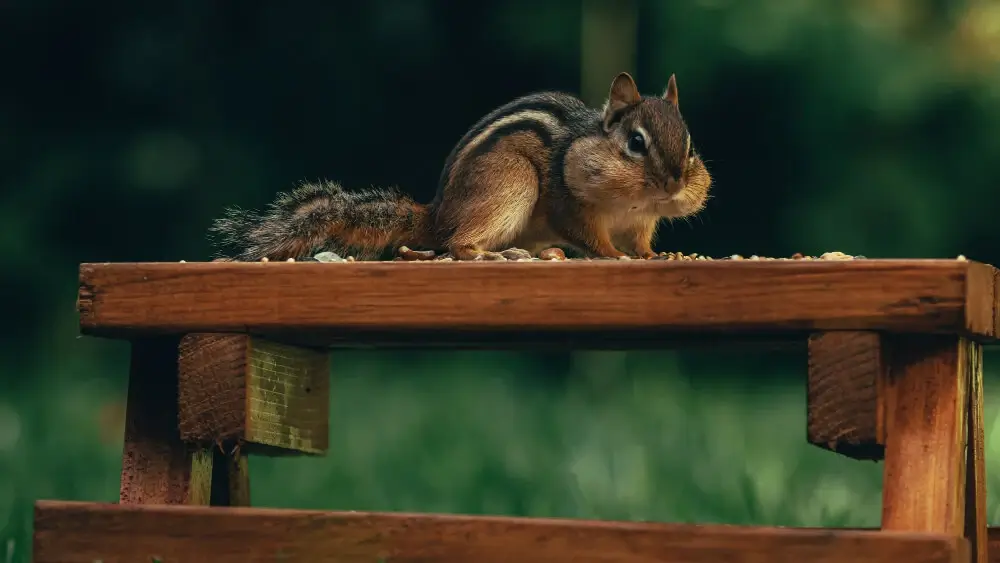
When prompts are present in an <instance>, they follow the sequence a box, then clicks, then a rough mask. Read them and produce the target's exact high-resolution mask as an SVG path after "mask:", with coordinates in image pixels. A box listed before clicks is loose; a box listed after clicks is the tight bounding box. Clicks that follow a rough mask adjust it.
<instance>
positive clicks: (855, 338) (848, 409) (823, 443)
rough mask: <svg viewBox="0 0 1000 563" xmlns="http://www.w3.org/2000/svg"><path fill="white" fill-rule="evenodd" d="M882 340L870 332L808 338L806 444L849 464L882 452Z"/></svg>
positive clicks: (883, 443)
mask: <svg viewBox="0 0 1000 563" xmlns="http://www.w3.org/2000/svg"><path fill="white" fill-rule="evenodd" d="M887 369H888V365H887V363H886V358H885V354H884V353H883V349H882V337H881V336H880V335H879V333H877V332H870V331H858V332H854V331H837V332H821V333H817V334H814V335H811V336H810V337H809V375H808V378H807V383H806V389H807V393H806V411H807V415H806V419H807V423H806V435H807V439H808V441H809V443H810V444H813V445H816V446H819V447H821V448H825V449H828V450H831V451H834V452H837V453H840V454H843V455H846V456H848V457H851V458H854V459H862V460H880V459H882V458H883V457H884V453H885V424H884V408H883V407H884V404H883V402H882V401H881V399H882V395H883V393H884V391H883V389H882V386H883V383H884V382H885V379H886V375H887V374H886V370H887Z"/></svg>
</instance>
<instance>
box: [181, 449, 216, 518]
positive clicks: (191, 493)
mask: <svg viewBox="0 0 1000 563" xmlns="http://www.w3.org/2000/svg"><path fill="white" fill-rule="evenodd" d="M213 462H214V459H213V453H212V449H211V448H199V449H197V450H195V451H194V452H192V453H191V486H190V487H189V488H188V496H187V504H191V505H198V506H208V505H210V504H211V501H212V468H213Z"/></svg>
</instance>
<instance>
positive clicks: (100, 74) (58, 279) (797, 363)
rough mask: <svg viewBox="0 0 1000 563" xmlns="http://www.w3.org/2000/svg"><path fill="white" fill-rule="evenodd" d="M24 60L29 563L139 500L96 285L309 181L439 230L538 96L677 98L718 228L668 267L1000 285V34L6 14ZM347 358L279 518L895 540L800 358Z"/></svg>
mask: <svg viewBox="0 0 1000 563" xmlns="http://www.w3.org/2000/svg"><path fill="white" fill-rule="evenodd" d="M0 61H2V63H3V64H2V68H3V73H2V74H3V82H4V86H2V87H0V133H2V134H0V163H2V165H0V186H2V196H0V197H2V202H3V205H2V206H0V229H2V230H0V233H2V234H0V258H2V263H3V269H2V272H3V274H2V276H0V288H2V290H3V294H4V295H7V301H6V302H5V309H6V310H7V313H6V314H5V317H6V319H7V322H5V323H2V324H0V330H2V331H3V337H2V339H0V346H2V348H0V354H2V357H3V358H4V375H3V377H2V378H0V541H2V542H3V543H2V544H0V554H2V555H0V560H5V561H8V562H9V561H27V557H28V554H29V550H30V531H31V518H32V512H31V503H32V501H33V500H34V499H36V498H47V499H75V500H94V501H113V500H115V499H116V498H117V491H118V472H119V470H120V454H121V445H122V444H121V442H122V426H123V423H122V414H123V413H122V409H123V398H124V393H125V383H126V379H125V375H126V369H127V346H126V345H125V344H123V343H120V342H112V341H102V340H98V339H92V338H78V337H77V326H76V323H77V317H76V314H75V308H74V301H75V296H76V277H77V266H78V264H79V263H80V262H85V261H156V260H166V261H175V260H181V259H184V260H188V261H194V260H206V259H209V258H210V249H209V248H208V246H207V242H206V239H205V231H206V228H207V227H208V225H209V223H210V222H211V220H212V219H213V218H214V217H216V216H217V215H218V214H219V213H220V211H221V210H222V208H223V207H224V206H227V205H231V204H239V205H242V206H261V205H264V204H265V203H266V202H268V201H269V200H270V199H271V198H272V197H273V195H274V193H275V192H276V191H278V190H284V189H287V188H289V187H291V186H292V185H293V183H295V182H297V181H299V180H302V179H315V178H319V177H325V178H329V179H334V180H339V181H341V182H343V183H345V184H346V185H347V186H357V187H364V186H368V185H370V184H378V185H390V184H395V185H399V186H400V187H402V188H403V189H405V190H407V191H409V192H411V193H413V194H414V195H415V196H417V197H419V198H420V199H423V200H429V199H430V197H431V196H432V194H433V191H434V189H435V183H436V181H437V177H438V174H439V171H440V167H441V164H442V161H443V159H444V157H445V156H446V155H447V153H448V151H449V150H450V149H451V146H452V144H453V143H454V142H456V141H457V139H458V138H459V137H460V136H461V135H462V133H464V131H465V129H466V128H467V127H468V126H470V125H471V124H472V123H473V122H474V121H475V120H476V119H477V118H478V117H480V116H481V115H483V114H484V113H486V112H487V111H489V110H490V109H491V108H493V107H495V106H497V105H499V104H501V103H504V102H506V101H508V100H510V99H512V98H513V97H515V96H518V95H521V94H524V93H527V92H530V91H534V90H540V89H559V90H565V91H569V92H574V93H578V94H580V95H581V96H583V97H584V98H585V99H586V100H587V101H588V102H591V103H593V104H599V103H601V101H602V98H603V96H604V94H605V92H606V89H607V87H608V86H609V85H610V81H611V79H612V77H613V76H614V74H615V73H617V72H619V71H621V70H628V71H630V72H631V73H632V74H633V75H634V76H635V77H636V80H637V81H638V84H639V86H640V89H642V90H643V91H644V92H646V93H659V92H661V91H662V89H663V87H664V86H665V84H666V81H667V78H668V77H669V75H670V73H672V72H673V73H677V78H678V86H679V90H680V98H681V108H682V110H683V111H684V114H685V117H686V119H687V121H688V122H689V125H690V127H691V129H692V132H693V136H694V139H695V143H696V144H697V145H698V146H699V148H700V150H701V151H702V153H703V154H704V156H705V158H706V159H707V160H708V161H709V167H710V169H711V170H712V172H713V174H714V176H715V187H714V199H713V200H712V201H711V202H710V205H709V208H708V209H707V210H706V211H705V212H704V213H703V214H702V215H701V216H699V217H697V218H696V219H694V220H691V221H688V222H679V223H676V224H674V225H673V226H671V227H667V228H664V229H663V231H662V233H663V234H662V236H661V237H660V240H659V243H658V249H659V250H679V251H683V252H685V253H690V252H699V253H701V254H708V255H712V256H724V255H728V254H733V253H740V254H744V255H750V254H760V255H771V256H780V255H790V254H792V253H794V252H803V253H811V254H819V253H822V252H825V251H833V250H838V251H843V252H846V253H849V254H863V255H865V256H868V257H946V258H950V257H954V256H956V255H958V254H965V255H966V256H969V257H970V258H973V259H977V260H981V261H985V262H991V263H1000V244H998V243H1000V230H998V229H997V228H996V227H995V222H994V215H995V213H996V211H997V205H996V203H995V202H996V196H995V192H996V190H997V187H998V182H997V179H998V174H997V166H996V163H997V155H1000V135H998V134H997V131H998V126H1000V4H998V3H996V2H987V1H971V0H970V1H958V0H951V1H947V2H945V1H931V0H864V1H861V0H853V1H849V0H842V1H839V2H832V1H831V2H822V1H816V0H767V1H765V0H686V1H678V2H666V1H654V0H647V1H636V0H628V1H625V0H620V1H617V2H611V1H600V0H585V1H582V2H581V1H580V0H572V1H570V0H566V1H548V2H537V3H536V2H535V1H531V0H496V1H490V2H485V1H484V2H479V3H476V2H471V1H465V2H459V1H455V2H444V1H432V0H371V1H369V2H355V3H347V2H339V1H338V2H333V1H330V2H322V3H321V2H305V1H303V2H296V3H294V4H293V3H289V4H279V3H274V2H271V3H268V2H262V1H241V2H236V1H234V0H225V1H217V2H196V1H194V0H177V1H174V2H168V3H162V2H160V3H145V4H143V3H138V2H125V1H123V0H112V1H111V2H102V3H100V4H93V3H85V2H72V3H71V2H56V1H54V0H30V1H29V0H7V1H5V2H0ZM468 290H469V291H470V292H474V291H477V288H475V287H469V288H468ZM622 291H628V288H622ZM331 298H336V296H331ZM849 298H850V296H845V299H849ZM581 306H586V304H585V303H581ZM722 345H723V344H722V343H720V346H722ZM334 359H335V361H334V369H333V374H332V377H333V385H332V409H331V410H332V415H331V416H332V421H331V424H332V426H331V432H332V436H331V447H330V454H329V455H328V456H327V457H325V458H322V459H264V458H256V457H255V458H252V459H251V466H252V468H253V470H252V482H253V487H252V497H253V503H254V504H255V505H258V506H278V507H302V508H329V509H379V510H418V511H440V512H464V513H479V514H512V515H530V516H565V517H588V518H589V517H593V518H604V519H632V520H660V521H675V522H676V521H701V522H731V523H755V524H783V525H827V526H875V525H877V524H878V520H879V511H880V500H881V499H880V487H881V465H879V464H874V463H861V462H854V461H851V460H848V459H845V458H841V457H839V456H836V455H834V454H831V453H828V452H823V451H820V450H818V449H815V448H812V447H810V446H808V445H807V444H806V442H805V407H804V405H805V400H804V392H805V391H804V373H805V359H804V357H803V356H802V355H801V354H794V353H781V354H778V353H764V352H761V353H756V354H753V353H747V352H739V353H736V352H733V353H731V354H725V355H720V354H718V353H714V352H712V353H709V352H704V351H702V352H698V353H695V352H687V353H685V352H677V353H673V352H670V353H667V352H663V353H653V352H642V353H624V352H600V353H597V352H588V351H568V350H550V351H547V352H544V353H533V354H523V353H499V352H497V353H485V352H483V353H447V352H408V353H405V354H403V353H395V352H393V353H387V352H377V351H363V352H362V351H349V352H337V353H336V355H335V356H334ZM998 364H1000V356H997V355H995V354H990V353H987V356H986V365H987V380H986V393H987V410H986V416H987V426H988V432H989V434H988V436H987V447H988V456H989V460H990V462H989V486H990V488H991V491H996V490H997V488H998V486H1000V436H994V435H993V430H994V429H995V428H996V425H995V421H994V419H995V418H996V416H997V415H998V413H1000V411H998V410H997V408H996V406H997V404H998V400H997V399H1000V397H998V395H997V392H995V391H994V390H995V389H996V388H997V387H998V386H997V385H996V383H995V382H996V376H997V373H998V369H997V365H998ZM989 517H990V522H991V523H994V524H1000V504H998V502H997V497H996V496H995V495H994V494H992V493H991V495H990V503H989Z"/></svg>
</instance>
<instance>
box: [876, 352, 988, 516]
mask: <svg viewBox="0 0 1000 563" xmlns="http://www.w3.org/2000/svg"><path fill="white" fill-rule="evenodd" d="M969 350H970V347H969V346H968V345H967V342H966V340H965V339H964V338H961V337H954V336H936V335H910V336H898V337H895V338H893V341H892V346H891V353H890V365H889V378H888V381H887V383H886V386H885V388H886V394H887V407H886V445H885V465H884V478H883V488H882V493H883V494H882V528H883V529H885V530H896V531H904V530H905V531H911V532H935V533H944V534H955V535H961V534H963V533H964V532H965V505H966V503H965V496H966V449H965V448H966V437H967V426H966V424H967V411H968V406H969V389H970V374H969V371H970V365H971V363H975V362H977V361H978V360H976V359H974V358H970V357H968V356H969Z"/></svg>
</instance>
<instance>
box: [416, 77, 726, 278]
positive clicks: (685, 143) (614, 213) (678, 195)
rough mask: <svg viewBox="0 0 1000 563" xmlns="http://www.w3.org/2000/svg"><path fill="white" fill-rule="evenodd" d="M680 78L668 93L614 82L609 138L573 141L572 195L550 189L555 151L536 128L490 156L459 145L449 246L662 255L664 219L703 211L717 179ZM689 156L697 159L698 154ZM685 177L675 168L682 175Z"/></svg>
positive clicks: (567, 160)
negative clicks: (683, 110)
mask: <svg viewBox="0 0 1000 563" xmlns="http://www.w3.org/2000/svg"><path fill="white" fill-rule="evenodd" d="M677 101H678V93H677V84H676V79H675V78H674V76H671V77H670V80H669V81H668V85H667V89H666V91H665V92H664V94H663V96H662V97H657V98H643V97H642V96H641V95H640V94H639V92H638V89H637V88H636V86H635V82H634V81H633V80H632V78H631V77H630V76H629V75H628V74H626V73H622V74H620V75H619V76H618V77H616V78H615V80H614V82H613V83H612V86H611V90H610V93H609V96H608V103H607V104H606V107H605V110H604V113H603V115H602V116H601V120H600V121H601V123H600V125H601V128H602V130H603V131H602V132H603V134H590V135H582V136H579V137H578V138H575V139H573V140H571V141H570V142H569V146H568V149H567V150H566V152H565V156H564V160H563V163H564V165H563V170H562V176H563V178H564V180H565V193H557V189H556V187H554V186H550V185H549V184H550V181H549V180H550V179H549V163H550V160H551V156H552V151H553V147H552V146H547V145H546V144H545V143H544V142H543V140H542V139H541V137H540V136H539V135H537V134H533V133H529V132H517V133H513V134H511V135H509V136H507V137H505V138H503V139H502V140H501V141H499V142H497V143H496V144H494V145H493V146H492V147H491V148H490V150H489V151H488V152H486V153H485V154H479V155H476V156H469V155H471V154H473V151H471V150H470V149H469V146H470V144H472V145H474V144H476V138H475V137H473V138H472V139H470V140H469V144H467V145H465V146H462V145H460V148H457V150H456V152H455V155H456V156H455V159H454V162H453V164H452V166H451V168H450V170H449V173H448V175H447V176H446V182H445V184H444V185H443V186H442V192H441V193H442V197H441V199H440V203H439V207H438V210H437V213H436V214H435V215H434V217H435V221H436V224H437V225H438V227H437V228H438V229H439V231H440V232H443V233H447V235H446V236H444V237H442V243H443V245H444V246H445V247H446V248H447V249H448V250H450V251H451V252H452V253H453V254H454V255H455V256H456V257H457V258H459V259H463V260H469V259H497V258H498V257H499V255H498V253H497V251H499V250H502V249H503V248H505V247H507V246H509V245H513V246H517V247H519V248H524V249H526V250H528V251H530V252H532V253H533V254H534V253H537V252H538V251H540V250H541V249H543V248H545V247H546V246H552V245H556V244H561V245H566V246H571V247H575V248H577V249H578V250H580V251H582V252H584V253H585V254H589V255H596V256H605V257H621V256H625V255H626V254H625V253H624V252H622V251H621V250H619V247H621V248H624V249H626V250H628V251H629V253H631V254H632V255H634V256H638V257H641V258H651V257H653V256H655V253H654V252H653V249H652V241H653V238H654V237H655V234H656V227H657V225H658V222H659V220H660V219H661V218H677V217H685V216H689V215H692V214H695V213H697V212H699V211H701V209H702V208H703V207H704V204H705V201H706V200H707V198H708V192H709V188H710V185H711V176H710V175H709V173H708V171H707V169H706V168H705V165H704V163H703V162H702V161H701V158H700V157H698V156H697V155H695V154H691V153H690V150H691V144H690V136H689V135H688V133H687V128H686V126H684V124H683V120H682V118H681V117H680V113H679V109H678V106H677ZM636 127H642V128H643V129H645V130H646V133H648V135H649V144H650V146H649V150H648V153H647V154H646V155H645V156H644V157H636V156H635V155H631V156H630V155H628V154H627V151H626V150H625V147H626V146H627V143H628V136H629V134H630V133H631V132H633V131H634V130H635V128H636ZM689 158H690V160H689ZM675 173H676V174H675Z"/></svg>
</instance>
